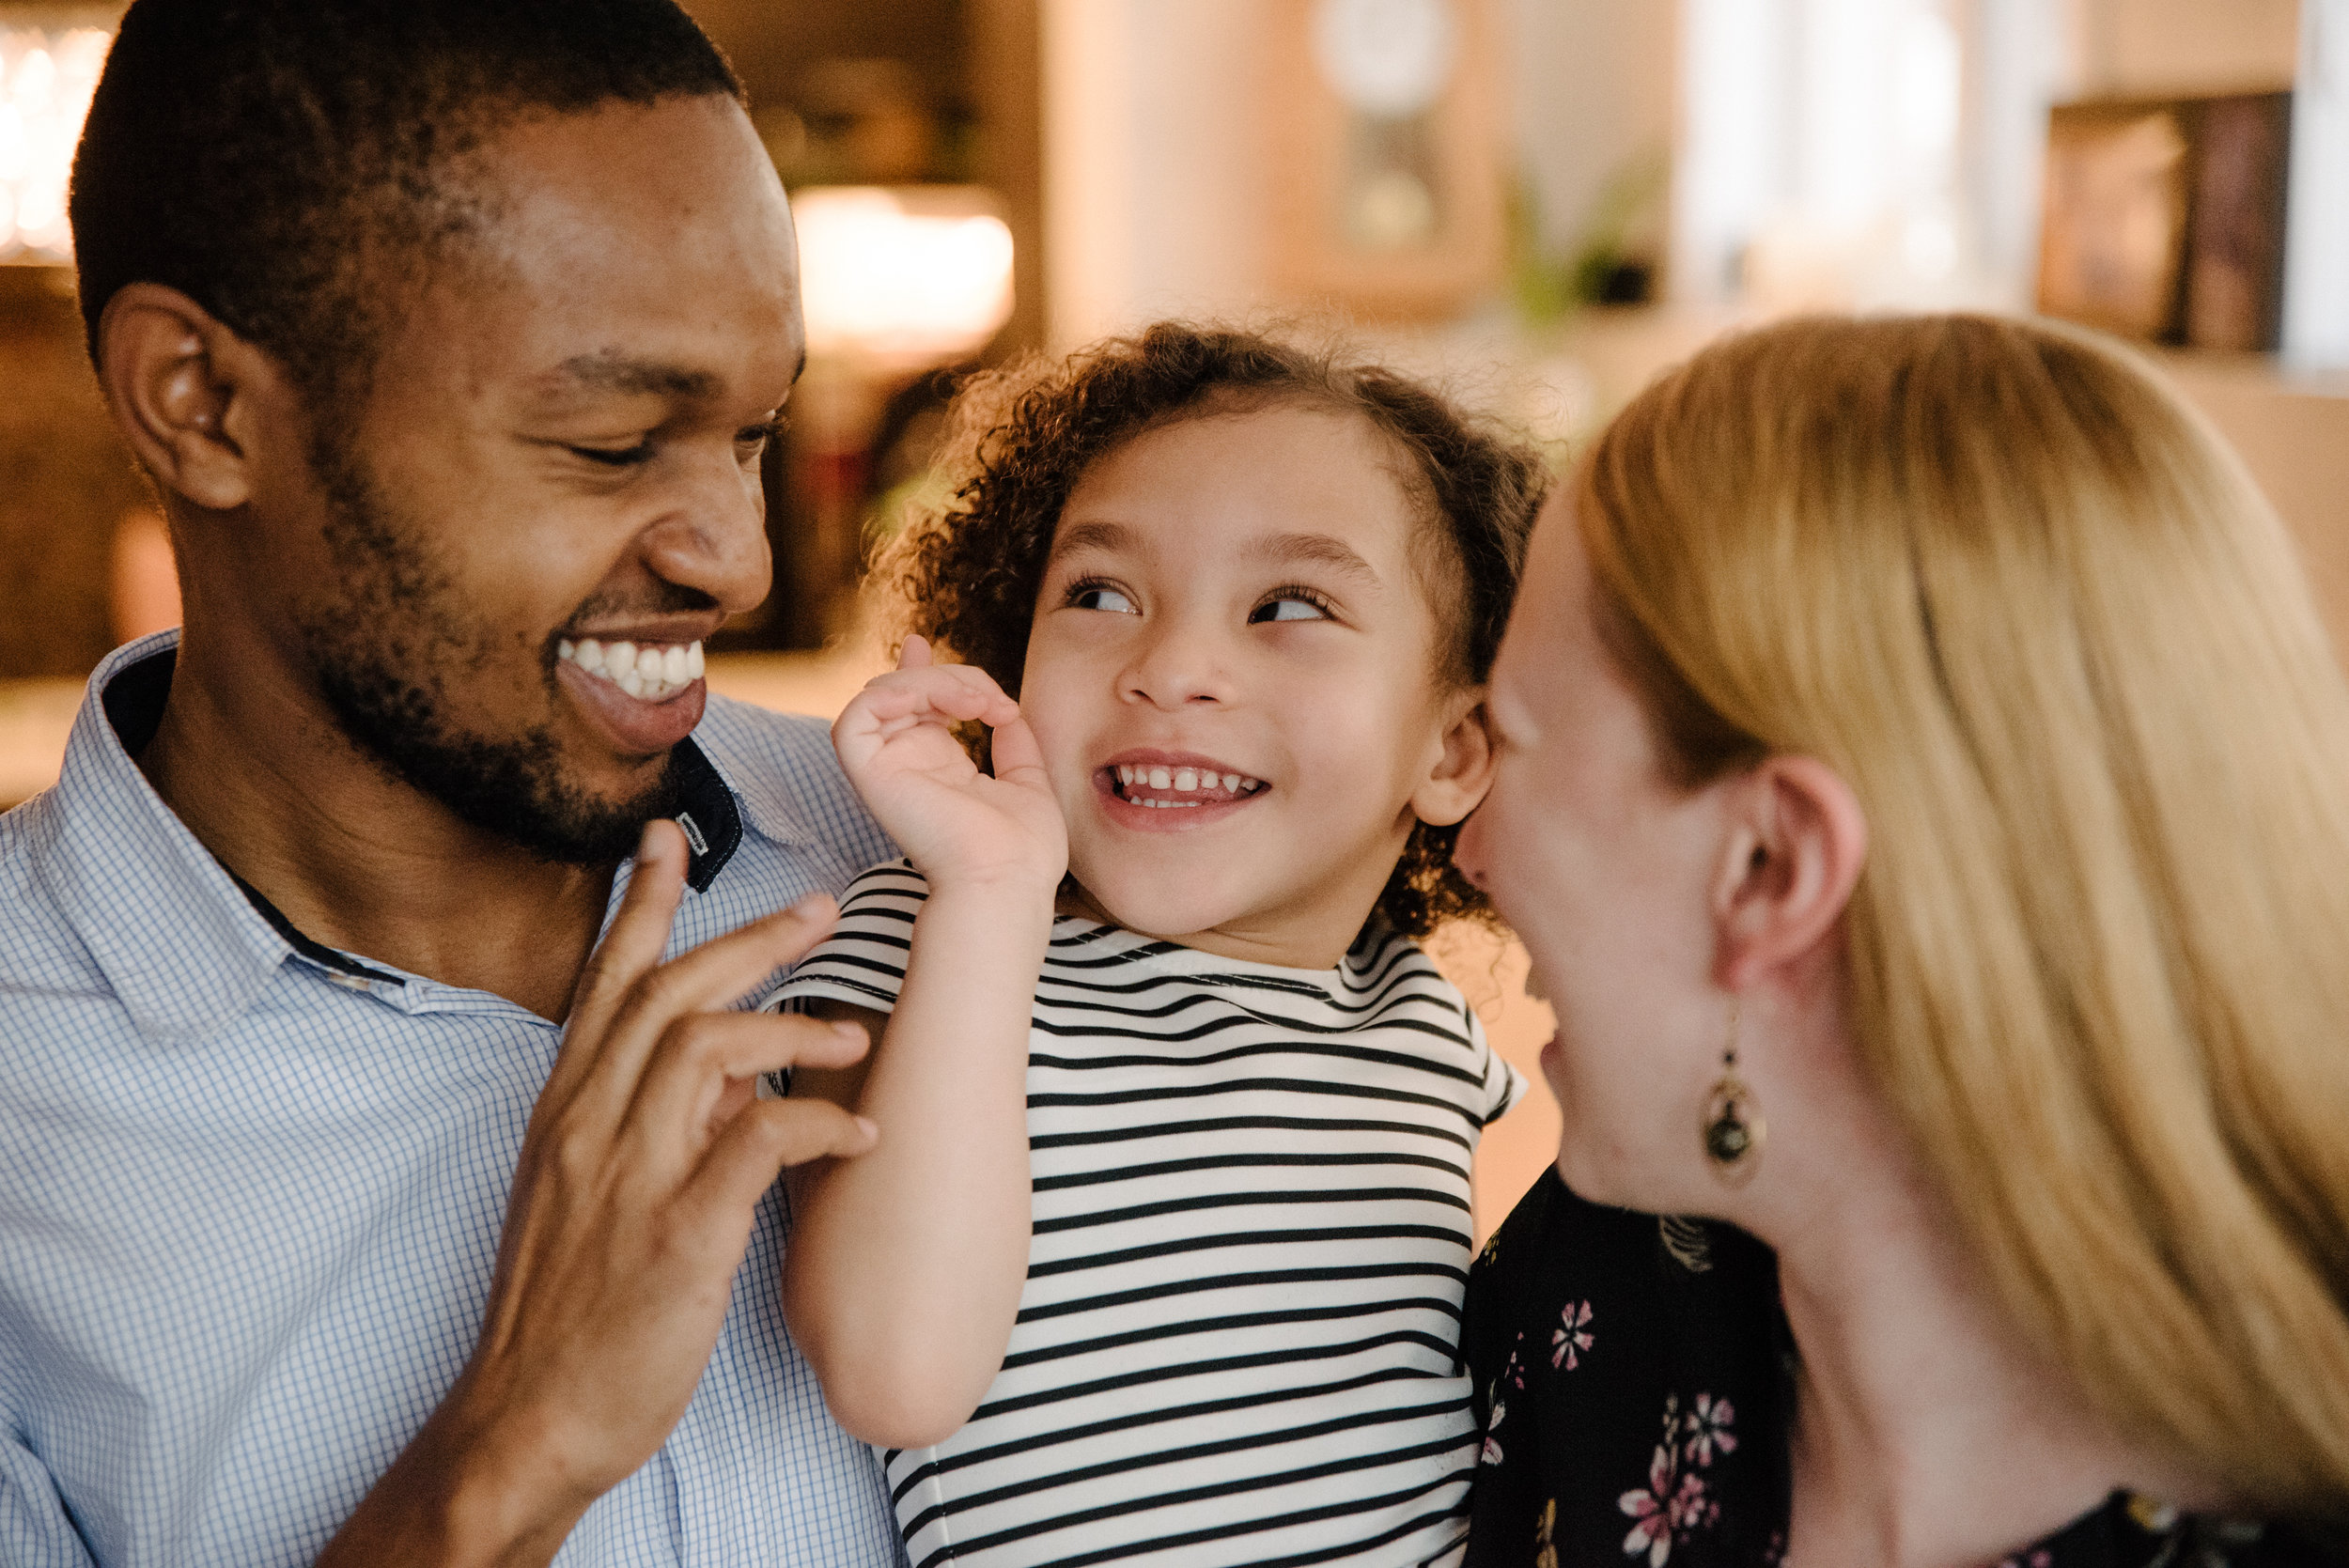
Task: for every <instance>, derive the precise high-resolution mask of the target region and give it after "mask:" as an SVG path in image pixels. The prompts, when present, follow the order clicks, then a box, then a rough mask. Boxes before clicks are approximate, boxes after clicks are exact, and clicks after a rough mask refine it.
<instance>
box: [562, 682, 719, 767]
mask: <svg viewBox="0 0 2349 1568" xmlns="http://www.w3.org/2000/svg"><path fill="white" fill-rule="evenodd" d="M554 675H555V679H557V680H558V681H560V682H562V685H563V690H564V691H567V692H568V693H569V694H570V696H571V698H572V699H573V700H574V701H576V702H577V703H578V704H579V706H580V707H581V709H582V710H583V712H585V713H586V714H587V716H588V718H589V719H590V720H591V721H592V722H594V723H595V724H596V726H597V727H598V728H599V729H601V730H603V731H604V732H605V733H606V734H607V735H609V736H610V737H612V739H613V740H614V742H615V744H616V749H617V750H618V751H619V752H620V753H622V754H624V755H630V756H652V755H655V754H657V753H661V752H665V751H667V750H669V749H670V748H671V747H673V746H675V745H676V744H677V742H678V741H680V740H683V739H684V738H685V737H687V736H689V735H691V734H692V733H693V726H694V725H696V724H698V723H700V722H702V709H703V708H704V707H705V706H708V697H709V688H708V684H707V683H705V682H704V681H702V680H700V679H694V680H692V681H689V682H688V683H687V684H686V685H685V686H684V688H683V689H682V690H680V691H677V693H676V694H675V695H673V696H669V697H666V698H664V699H662V700H661V701H660V702H646V700H645V699H644V698H642V697H631V696H630V695H629V694H628V693H627V692H626V691H621V690H620V689H619V687H617V686H615V685H614V684H613V683H612V682H611V681H609V680H606V679H604V678H603V677H602V676H600V675H589V674H588V673H587V672H586V671H584V670H583V669H581V668H580V667H579V666H578V665H577V664H576V663H573V662H572V661H570V660H556V661H555V665H554Z"/></svg>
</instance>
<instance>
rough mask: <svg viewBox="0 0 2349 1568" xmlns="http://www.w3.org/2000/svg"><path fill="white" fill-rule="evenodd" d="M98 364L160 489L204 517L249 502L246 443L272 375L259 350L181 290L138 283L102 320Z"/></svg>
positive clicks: (118, 417) (118, 415) (109, 305)
mask: <svg viewBox="0 0 2349 1568" xmlns="http://www.w3.org/2000/svg"><path fill="white" fill-rule="evenodd" d="M98 365H99V371H98V375H99V380H100V382H101V384H102V385H103V386H104V388H105V392H106V402H107V405H108V406H109V407H110V408H111V409H112V411H113V412H114V416H115V424H116V425H117V427H120V429H121V431H122V435H123V439H124V440H126V441H128V442H130V443H131V450H132V453H134V454H135V455H136V456H137V458H138V459H139V462H140V463H141V465H143V466H144V467H145V468H146V469H147V471H148V473H149V474H153V475H154V476H155V479H156V482H157V483H159V484H161V485H162V486H163V488H164V489H168V490H170V491H173V492H174V493H176V494H178V495H180V496H184V497H185V498H187V500H189V501H190V502H192V503H194V505H197V506H200V507H203V508H204V509H206V510H207V511H215V512H221V511H227V510H229V509H231V508H233V507H237V506H241V505H244V504H245V502H246V501H247V500H249V499H250V498H251V495H252V474H251V473H250V464H249V461H248V458H249V450H248V446H247V440H248V438H249V437H250V435H251V433H252V430H253V427H254V423H255V421H254V413H255V405H256V403H257V397H258V395H259V394H260V392H261V391H262V383H263V381H264V380H267V379H269V378H271V377H272V376H273V374H274V367H273V366H272V365H271V363H270V361H269V360H268V358H267V356H266V355H264V354H263V353H262V352H261V351H260V350H259V349H256V348H255V347H254V346H253V345H251V344H249V343H247V342H245V341H244V340H243V339H242V338H241V337H239V336H238V335H237V334H235V333H233V332H231V331H230V330H229V329H228V328H227V327H226V326H225V325H223V324H222V323H221V321H220V320H219V319H218V318H215V317H214V316H213V315H212V314H211V313H210V311H208V310H206V309H205V308H204V307H203V306H202V305H199V304H197V303H195V302H194V300H192V299H190V298H188V296H186V295H185V294H182V293H181V292H179V290H178V289H177V288H167V287H163V285H162V284H158V283H133V284H128V285H126V286H124V287H123V288H122V289H121V290H120V291H119V292H117V294H116V295H115V297H114V298H113V299H111V300H109V301H107V302H106V309H105V312H104V314H103V315H101V317H100V318H99V322H98Z"/></svg>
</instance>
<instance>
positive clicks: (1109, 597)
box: [1068, 582, 1135, 615]
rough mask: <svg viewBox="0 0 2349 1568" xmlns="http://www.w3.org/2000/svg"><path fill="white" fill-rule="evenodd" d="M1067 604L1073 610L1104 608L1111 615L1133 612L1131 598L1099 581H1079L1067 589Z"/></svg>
mask: <svg viewBox="0 0 2349 1568" xmlns="http://www.w3.org/2000/svg"><path fill="white" fill-rule="evenodd" d="M1068 604H1069V608H1071V609H1073V610H1106V611H1108V612H1109V613H1111V614H1112V615H1131V614H1133V613H1135V611H1134V601H1133V600H1132V599H1130V598H1127V597H1126V596H1125V595H1124V594H1123V593H1121V592H1119V591H1118V590H1117V589H1115V588H1112V587H1108V586H1106V585H1104V584H1102V583H1099V582H1081V583H1079V584H1078V585H1077V586H1076V587H1075V588H1073V589H1071V590H1069V594H1068Z"/></svg>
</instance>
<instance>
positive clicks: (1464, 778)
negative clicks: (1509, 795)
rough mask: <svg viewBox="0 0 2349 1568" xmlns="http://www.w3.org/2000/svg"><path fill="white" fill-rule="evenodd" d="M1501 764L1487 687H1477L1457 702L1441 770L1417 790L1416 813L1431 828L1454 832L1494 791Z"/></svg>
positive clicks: (1440, 760) (1435, 770) (1445, 739)
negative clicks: (1495, 767) (1495, 771)
mask: <svg viewBox="0 0 2349 1568" xmlns="http://www.w3.org/2000/svg"><path fill="white" fill-rule="evenodd" d="M1498 760H1499V756H1498V749H1497V748H1496V747H1495V745H1494V743H1493V728H1492V716H1491V714H1490V713H1489V712H1488V711H1487V710H1486V706H1485V689H1484V688H1483V687H1481V686H1480V687H1475V688H1473V689H1471V690H1470V691H1465V692H1462V693H1461V694H1460V695H1459V696H1458V697H1457V698H1455V700H1454V706H1453V708H1452V722H1451V723H1450V724H1449V725H1447V726H1446V727H1445V729H1444V732H1443V746H1442V750H1441V751H1440V752H1439V753H1438V755H1437V757H1436V762H1435V766H1434V767H1433V768H1431V769H1430V770H1429V772H1428V774H1427V776H1426V777H1425V778H1423V779H1422V780H1421V781H1420V785H1419V787H1418V788H1417V789H1415V790H1413V791H1412V792H1411V811H1412V813H1413V814H1414V815H1417V816H1418V817H1419V819H1420V820H1421V821H1422V822H1424V823H1426V824H1428V825H1429V826H1430V827H1436V828H1449V827H1451V826H1452V825H1453V824H1454V823H1455V822H1458V821H1461V820H1463V819H1464V818H1466V817H1467V815H1468V814H1469V813H1470V812H1472V811H1474V810H1475V809H1476V808H1477V806H1478V804H1479V803H1480V802H1482V801H1483V800H1484V799H1485V792H1486V790H1488V789H1490V788H1492V784H1493V765H1494V764H1495V763H1496V762H1497V761H1498Z"/></svg>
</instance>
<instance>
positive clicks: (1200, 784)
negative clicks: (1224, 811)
mask: <svg viewBox="0 0 2349 1568" xmlns="http://www.w3.org/2000/svg"><path fill="white" fill-rule="evenodd" d="M1117 782H1118V784H1119V785H1120V786H1121V787H1123V788H1125V789H1127V790H1129V791H1130V790H1136V789H1149V790H1158V791H1162V792H1165V793H1167V794H1172V795H1200V794H1208V793H1214V794H1221V795H1225V796H1229V797H1232V798H1234V799H1237V798H1238V797H1240V796H1243V795H1253V794H1254V793H1256V791H1258V790H1260V789H1262V788H1263V787H1264V781H1263V780H1261V779H1252V778H1250V777H1248V776H1247V775H1246V774H1245V773H1221V774H1218V773H1211V772H1207V771H1205V770H1203V769H1201V768H1156V767H1144V766H1140V765H1136V764H1128V763H1120V764H1118V766H1117ZM1126 799H1127V800H1129V801H1131V802H1132V803H1133V804H1135V805H1137V806H1151V807H1156V808H1159V809H1163V808H1166V807H1170V806H1204V805H1207V804H1209V803H1210V802H1208V801H1206V800H1151V799H1148V798H1146V797H1143V796H1136V795H1132V794H1128V796H1127V797H1126Z"/></svg>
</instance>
